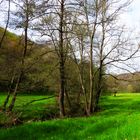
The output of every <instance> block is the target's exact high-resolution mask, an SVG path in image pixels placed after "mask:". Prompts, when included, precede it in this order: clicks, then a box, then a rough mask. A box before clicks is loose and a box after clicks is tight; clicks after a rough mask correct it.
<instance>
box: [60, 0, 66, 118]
mask: <svg viewBox="0 0 140 140" xmlns="http://www.w3.org/2000/svg"><path fill="white" fill-rule="evenodd" d="M63 20H64V0H61V2H60V22H59V59H60V60H59V61H60V63H59V65H60V66H59V67H60V93H59V107H60V117H64V116H65V107H64V94H65V58H64V56H65V55H64V41H63V26H64V25H63V22H64V21H63Z"/></svg>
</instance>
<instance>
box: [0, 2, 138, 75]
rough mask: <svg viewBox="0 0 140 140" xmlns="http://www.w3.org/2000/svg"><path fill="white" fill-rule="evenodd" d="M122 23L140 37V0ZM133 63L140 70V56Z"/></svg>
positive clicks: (128, 11) (124, 17)
mask: <svg viewBox="0 0 140 140" xmlns="http://www.w3.org/2000/svg"><path fill="white" fill-rule="evenodd" d="M12 8H15V7H12ZM2 16H3V15H1V17H0V20H2ZM120 23H122V24H125V25H126V26H127V27H128V28H129V29H131V30H132V32H133V33H134V34H135V33H136V34H137V35H138V36H139V37H140V0H133V2H132V4H131V5H130V6H129V8H128V10H127V11H126V12H124V13H123V14H122V15H121V18H120ZM0 25H2V23H0ZM11 31H12V32H15V33H17V31H14V30H11ZM18 33H20V32H18ZM139 40H140V39H139ZM131 63H132V64H136V69H137V70H138V71H140V58H138V59H135V60H133V62H131ZM117 73H121V70H117Z"/></svg>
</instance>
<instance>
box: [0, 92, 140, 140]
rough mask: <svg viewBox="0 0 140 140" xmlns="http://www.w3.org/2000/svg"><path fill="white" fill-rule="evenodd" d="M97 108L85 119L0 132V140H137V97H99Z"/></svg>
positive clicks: (139, 113) (139, 124)
mask: <svg viewBox="0 0 140 140" xmlns="http://www.w3.org/2000/svg"><path fill="white" fill-rule="evenodd" d="M23 98H24V99H25V98H27V97H23ZM29 98H30V97H28V99H29ZM21 99H22V98H21ZM25 102H26V101H25ZM42 102H43V103H44V101H42ZM45 102H46V101H45ZM17 104H18V102H17ZM34 105H35V104H34ZM100 105H101V108H102V110H101V111H100V112H98V113H96V114H94V116H92V117H88V118H72V119H63V120H60V119H58V120H50V121H45V122H32V123H26V124H24V125H21V126H17V127H13V128H9V129H1V130H0V140H51V139H54V140H88V139H91V140H139V139H140V94H118V95H117V97H113V96H106V97H102V99H101V102H100Z"/></svg>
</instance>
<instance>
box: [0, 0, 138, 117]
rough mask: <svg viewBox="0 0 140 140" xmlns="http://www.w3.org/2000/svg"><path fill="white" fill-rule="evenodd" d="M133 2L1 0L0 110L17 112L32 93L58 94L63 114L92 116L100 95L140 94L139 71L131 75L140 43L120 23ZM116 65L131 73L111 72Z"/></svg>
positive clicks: (54, 95) (103, 0)
mask: <svg viewBox="0 0 140 140" xmlns="http://www.w3.org/2000/svg"><path fill="white" fill-rule="evenodd" d="M130 4H131V1H129V0H94V1H90V0H83V1H80V0H79V1H78V0H7V1H3V0H1V2H0V8H1V11H2V12H3V13H4V15H5V19H4V27H1V28H0V91H1V92H2V93H1V94H4V95H6V96H5V100H4V102H3V104H1V105H0V106H1V107H0V108H1V112H6V113H7V112H12V111H13V109H14V106H15V102H16V99H17V97H18V96H19V95H21V94H28V95H49V98H54V97H55V101H56V103H57V105H58V106H59V116H60V117H64V116H74V115H75V114H77V116H82V115H87V116H90V115H92V114H93V113H94V112H97V111H99V110H100V106H99V101H100V97H101V95H106V94H111V93H114V92H115V93H116V92H122V91H123V92H140V87H139V85H140V79H139V77H140V74H139V73H138V72H137V73H136V72H135V73H130V69H131V68H130V66H129V65H128V62H129V60H131V59H133V58H134V57H136V56H137V53H138V51H139V44H138V43H137V42H136V38H135V37H134V36H133V34H132V32H131V31H130V30H129V29H127V27H126V26H125V25H123V24H121V23H120V22H119V19H120V16H121V13H123V12H126V11H127V8H128V7H129V5H130ZM12 7H15V8H12ZM5 9H7V10H5ZM8 29H14V30H15V31H17V33H18V34H19V32H21V34H20V35H15V34H13V33H11V32H9V31H8ZM112 67H113V68H114V69H115V68H116V69H122V70H124V72H125V73H126V74H117V73H116V71H115V70H114V71H113V72H110V70H111V69H112ZM132 77H133V78H132ZM132 79H133V80H132ZM126 87H127V88H126ZM45 100H46V102H47V99H45Z"/></svg>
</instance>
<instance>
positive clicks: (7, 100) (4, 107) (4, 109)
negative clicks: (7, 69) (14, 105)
mask: <svg viewBox="0 0 140 140" xmlns="http://www.w3.org/2000/svg"><path fill="white" fill-rule="evenodd" d="M14 79H15V74H13V76H12V78H11V82H10V86H9V90H8V94H7V97H6V99H5V101H4V104H3V111H6V106H7V104H8V102H9V98H10V95H11V92H12V85H13V83H14Z"/></svg>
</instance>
